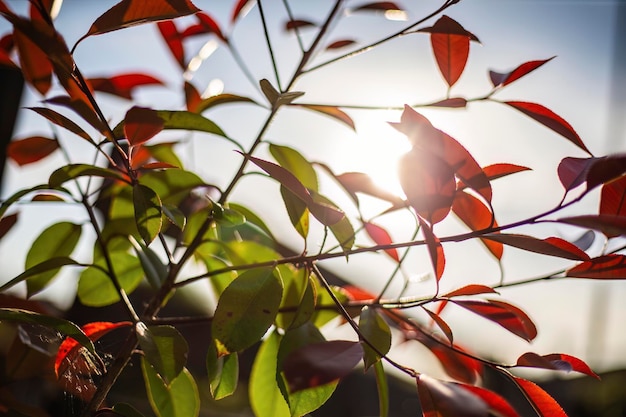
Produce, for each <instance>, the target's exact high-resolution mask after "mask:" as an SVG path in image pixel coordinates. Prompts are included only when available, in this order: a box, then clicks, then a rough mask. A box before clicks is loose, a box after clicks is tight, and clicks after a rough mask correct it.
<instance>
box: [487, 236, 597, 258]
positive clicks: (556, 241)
mask: <svg viewBox="0 0 626 417" xmlns="http://www.w3.org/2000/svg"><path fill="white" fill-rule="evenodd" d="M483 238H484V239H487V240H494V241H496V242H500V243H503V244H505V245H509V246H513V247H516V248H519V249H523V250H527V251H529V252H535V253H540V254H542V255H548V256H556V257H559V258H565V259H572V260H574V261H584V260H588V259H589V255H587V254H586V253H585V252H584V251H582V250H580V249H579V248H578V247H577V246H576V245H574V244H572V243H570V242H568V241H566V240H563V239H561V238H558V237H549V238H546V239H538V238H536V237H532V236H527V235H519V234H505V233H498V234H487V235H483Z"/></svg>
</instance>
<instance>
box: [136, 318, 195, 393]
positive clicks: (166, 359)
mask: <svg viewBox="0 0 626 417" xmlns="http://www.w3.org/2000/svg"><path fill="white" fill-rule="evenodd" d="M135 328H136V332H137V339H138V340H139V346H141V349H142V350H143V353H144V357H145V359H146V360H147V361H148V362H149V363H150V365H152V367H153V368H154V370H155V371H156V372H157V373H158V374H159V376H160V377H161V379H162V380H163V382H165V384H166V385H167V386H169V385H170V384H171V383H172V381H174V380H175V379H176V377H178V375H179V374H180V373H181V372H182V371H183V369H184V368H185V364H186V363H187V353H188V351H189V346H188V345H187V341H186V340H185V338H184V337H183V336H182V335H181V334H180V333H179V332H178V330H176V329H175V328H174V327H172V326H149V327H148V326H146V325H145V324H143V323H142V322H139V323H137V324H136V326H135Z"/></svg>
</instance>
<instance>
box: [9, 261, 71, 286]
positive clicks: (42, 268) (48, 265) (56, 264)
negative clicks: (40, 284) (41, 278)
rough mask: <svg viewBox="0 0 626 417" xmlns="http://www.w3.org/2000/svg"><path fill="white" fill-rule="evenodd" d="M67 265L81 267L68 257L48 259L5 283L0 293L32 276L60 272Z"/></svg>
mask: <svg viewBox="0 0 626 417" xmlns="http://www.w3.org/2000/svg"><path fill="white" fill-rule="evenodd" d="M66 265H81V264H79V263H78V262H76V261H75V260H73V259H72V258H68V257H66V256H62V257H59V258H52V259H48V260H46V261H43V262H41V263H39V264H37V265H35V266H33V267H32V268H29V269H27V270H26V271H24V272H22V273H21V274H19V275H18V276H16V277H15V278H13V279H12V280H10V281H8V282H6V283H4V284H3V285H2V286H1V287H0V292H2V291H4V290H8V289H9V288H11V287H12V286H14V285H15V284H19V283H20V282H22V281H24V280H27V279H28V278H30V277H32V276H37V275H39V274H41V273H44V272H50V271H58V270H59V268H61V267H62V266H66Z"/></svg>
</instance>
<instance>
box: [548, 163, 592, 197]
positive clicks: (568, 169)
mask: <svg viewBox="0 0 626 417" xmlns="http://www.w3.org/2000/svg"><path fill="white" fill-rule="evenodd" d="M599 159H600V158H595V157H592V158H571V157H567V158H563V160H561V162H560V163H559V167H558V168H557V173H558V175H559V180H560V181H561V184H562V185H563V188H565V191H566V192H567V191H570V190H573V189H574V188H576V187H578V186H579V185H580V184H582V183H584V182H585V181H587V174H588V173H589V169H591V167H592V166H593V164H595V163H596V162H597V161H598V160H599Z"/></svg>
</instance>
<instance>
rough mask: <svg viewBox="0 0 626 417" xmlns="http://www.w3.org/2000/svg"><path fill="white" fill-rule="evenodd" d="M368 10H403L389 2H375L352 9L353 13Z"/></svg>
mask: <svg viewBox="0 0 626 417" xmlns="http://www.w3.org/2000/svg"><path fill="white" fill-rule="evenodd" d="M369 10H373V11H377V10H385V11H388V10H400V11H402V10H404V9H402V8H401V7H399V6H398V5H397V4H396V3H394V2H391V1H376V2H373V3H367V4H362V5H361V6H358V7H355V8H354V9H352V11H353V12H358V11H369Z"/></svg>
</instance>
